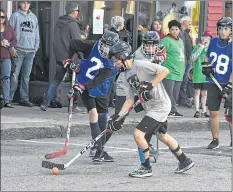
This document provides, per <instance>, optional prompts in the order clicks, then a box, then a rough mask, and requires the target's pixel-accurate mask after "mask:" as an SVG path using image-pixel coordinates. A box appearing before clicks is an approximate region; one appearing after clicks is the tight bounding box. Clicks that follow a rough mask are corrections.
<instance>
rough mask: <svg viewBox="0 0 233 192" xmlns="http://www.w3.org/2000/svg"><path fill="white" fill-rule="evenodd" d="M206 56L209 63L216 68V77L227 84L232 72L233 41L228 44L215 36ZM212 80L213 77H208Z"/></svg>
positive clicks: (221, 82)
mask: <svg viewBox="0 0 233 192" xmlns="http://www.w3.org/2000/svg"><path fill="white" fill-rule="evenodd" d="M206 56H207V57H208V58H209V63H210V64H211V65H212V66H213V68H214V77H215V79H216V80H217V81H218V82H219V83H220V84H226V83H227V82H228V81H229V78H230V75H231V72H232V42H231V43H229V44H228V45H227V43H224V42H222V41H220V40H219V38H214V39H212V40H211V42H210V44H209V47H208V50H207V53H206ZM207 80H208V81H209V82H212V81H211V79H207Z"/></svg>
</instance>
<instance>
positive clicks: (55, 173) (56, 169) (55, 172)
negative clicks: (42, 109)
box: [52, 167, 58, 175]
mask: <svg viewBox="0 0 233 192" xmlns="http://www.w3.org/2000/svg"><path fill="white" fill-rule="evenodd" d="M52 174H54V175H58V168H57V167H54V168H53V169H52Z"/></svg>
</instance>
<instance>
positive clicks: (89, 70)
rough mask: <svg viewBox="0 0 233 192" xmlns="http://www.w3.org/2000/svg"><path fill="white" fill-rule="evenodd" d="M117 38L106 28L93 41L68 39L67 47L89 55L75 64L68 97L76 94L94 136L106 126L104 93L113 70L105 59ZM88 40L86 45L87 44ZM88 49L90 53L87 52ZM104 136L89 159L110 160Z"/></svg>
mask: <svg viewBox="0 0 233 192" xmlns="http://www.w3.org/2000/svg"><path fill="white" fill-rule="evenodd" d="M118 41H119V35H118V34H117V33H114V32H111V31H107V32H105V33H104V34H103V36H102V38H101V39H100V40H98V41H96V42H91V41H83V40H80V39H73V40H71V42H70V44H71V49H74V50H76V51H79V52H83V53H84V57H85V55H87V54H86V53H88V54H89V56H88V57H87V58H86V59H84V60H82V61H81V62H80V65H79V72H78V73H77V76H76V83H75V85H74V86H73V88H72V90H71V91H70V93H71V94H70V96H73V92H74V91H75V92H76V93H75V94H77V93H78V94H79V95H80V96H81V98H82V101H83V103H84V105H85V107H86V109H87V111H88V113H89V120H90V127H91V134H92V138H93V139H94V138H95V137H96V136H98V135H99V134H100V133H101V132H102V131H103V130H105V129H106V124H107V113H108V102H107V101H108V97H107V96H108V93H109V88H110V85H111V82H112V79H113V77H114V76H115V75H116V74H117V72H118V71H117V69H116V68H115V66H114V65H113V63H112V61H111V60H110V59H109V50H110V48H111V46H113V45H114V44H115V43H116V42H118ZM88 43H89V44H88ZM89 50H91V53H89V52H90V51H89ZM71 65H72V60H71V59H67V60H65V61H64V67H66V68H67V67H70V66H71ZM105 143H106V138H105V137H103V139H102V140H101V139H100V140H99V141H97V143H96V146H95V148H96V149H97V150H96V152H95V154H93V156H94V158H93V161H106V162H112V161H113V158H112V157H110V156H109V155H108V154H107V152H106V151H104V150H103V146H104V144H105Z"/></svg>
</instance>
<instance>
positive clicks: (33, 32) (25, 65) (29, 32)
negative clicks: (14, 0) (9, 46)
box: [10, 1, 40, 107]
mask: <svg viewBox="0 0 233 192" xmlns="http://www.w3.org/2000/svg"><path fill="white" fill-rule="evenodd" d="M30 5H31V1H20V2H19V7H20V8H19V9H18V10H16V11H15V12H14V13H13V14H12V15H11V17H10V25H11V26H12V27H13V29H14V31H15V34H16V39H17V45H16V50H17V54H18V59H17V61H16V69H15V72H14V73H13V78H12V85H11V90H10V102H11V101H12V100H13V98H14V94H15V91H16V90H17V87H18V78H19V74H20V73H21V81H20V100H19V104H20V105H22V106H27V107H33V104H32V103H31V102H30V101H29V95H28V92H29V80H30V74H31V70H32V65H33V60H34V57H35V54H36V52H37V50H38V48H39V44H40V35H39V27H38V20H37V17H36V15H35V14H34V13H32V12H31V11H30V10H29V9H30Z"/></svg>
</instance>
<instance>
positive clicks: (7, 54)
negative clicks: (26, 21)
mask: <svg viewBox="0 0 233 192" xmlns="http://www.w3.org/2000/svg"><path fill="white" fill-rule="evenodd" d="M0 30H1V36H0V40H1V46H0V52H1V54H0V69H1V93H3V101H4V103H3V104H2V105H3V106H4V107H8V108H14V107H13V106H12V104H11V103H10V75H11V65H12V63H11V56H16V55H17V54H16V50H15V48H14V46H16V36H15V32H14V30H13V28H12V27H11V26H10V25H9V24H8V22H7V15H6V11H5V10H3V9H0Z"/></svg>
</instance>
